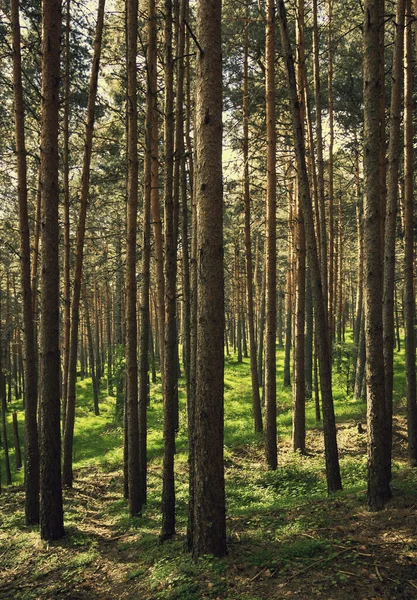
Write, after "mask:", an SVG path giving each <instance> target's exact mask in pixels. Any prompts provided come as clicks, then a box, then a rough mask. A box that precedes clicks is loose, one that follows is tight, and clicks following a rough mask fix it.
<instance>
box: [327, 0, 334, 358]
mask: <svg viewBox="0 0 417 600" xmlns="http://www.w3.org/2000/svg"><path fill="white" fill-rule="evenodd" d="M327 55H328V70H327V99H328V105H329V159H328V178H329V248H328V252H329V270H328V276H329V287H328V292H329V319H328V327H329V343H330V348H331V347H332V343H333V335H334V314H335V293H334V284H335V277H334V272H335V262H334V247H335V235H334V174H333V171H334V157H333V151H334V106H333V60H334V59H333V0H328V34H327ZM330 355H331V350H330Z"/></svg>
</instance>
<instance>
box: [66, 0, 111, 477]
mask: <svg viewBox="0 0 417 600" xmlns="http://www.w3.org/2000/svg"><path fill="white" fill-rule="evenodd" d="M104 6H105V0H99V4H98V12H97V25H96V34H95V39H94V51H93V60H92V65H91V74H90V82H89V86H88V105H87V118H86V123H85V144H84V157H83V167H82V175H81V193H80V214H79V218H78V228H77V242H76V255H75V269H74V291H73V294H72V303H71V343H70V353H69V371H68V398H67V414H66V417H65V431H64V459H63V464H62V479H63V483H64V485H65V486H67V487H72V482H73V473H72V443H73V437H74V422H75V398H76V392H75V388H76V382H77V356H78V326H79V322H80V298H81V285H82V277H83V262H84V240H85V226H86V218H87V206H88V195H89V187H90V165H91V153H92V147H93V131H94V118H95V106H96V97H97V81H98V72H99V67H100V55H101V39H102V34H103V24H104Z"/></svg>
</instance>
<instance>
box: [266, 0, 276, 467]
mask: <svg viewBox="0 0 417 600" xmlns="http://www.w3.org/2000/svg"><path fill="white" fill-rule="evenodd" d="M266 7H267V8H266V11H267V18H266V46H265V64H266V138H267V158H266V170H267V180H266V263H265V269H266V321H265V455H266V462H267V465H268V468H269V469H272V470H275V469H276V468H277V464H278V455H277V374H276V371H277V367H276V364H277V361H276V350H275V337H276V326H277V323H276V320H277V313H276V288H277V265H276V243H277V242H276V240H277V238H276V205H277V201H276V194H277V192H276V144H277V137H276V129H275V127H276V124H275V96H276V94H275V66H274V62H275V2H274V1H273V0H268V2H267V5H266Z"/></svg>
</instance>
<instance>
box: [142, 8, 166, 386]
mask: <svg viewBox="0 0 417 600" xmlns="http://www.w3.org/2000/svg"><path fill="white" fill-rule="evenodd" d="M158 18H159V17H158V16H157V9H156V1H155V0H149V15H148V49H147V59H146V60H147V68H148V85H149V87H150V90H149V91H150V94H151V95H152V112H151V115H150V119H151V121H152V131H153V133H152V188H151V211H152V222H153V234H154V256H155V284H156V308H157V314H158V333H159V340H158V346H159V356H160V369H161V375H162V378H163V370H164V339H165V307H164V301H165V280H164V255H163V234H162V219H161V207H160V201H159V175H158V172H159V162H158V117H159V111H158V97H157V96H158V72H157V19H158Z"/></svg>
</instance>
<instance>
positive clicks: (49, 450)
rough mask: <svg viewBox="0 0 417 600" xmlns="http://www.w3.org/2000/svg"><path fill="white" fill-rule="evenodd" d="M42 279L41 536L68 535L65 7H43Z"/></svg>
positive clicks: (49, 3)
mask: <svg viewBox="0 0 417 600" xmlns="http://www.w3.org/2000/svg"><path fill="white" fill-rule="evenodd" d="M42 32H43V38H42V110H41V188H42V233H41V244H42V257H41V266H42V279H41V296H40V312H41V323H40V328H39V334H40V335H39V348H40V350H39V358H40V360H39V375H40V377H39V396H40V415H39V416H40V435H39V443H40V533H41V538H42V539H43V540H47V541H52V540H57V539H60V538H62V537H63V535H64V517H63V508H62V484H61V431H60V357H59V223H58V198H59V186H58V112H59V78H60V63H59V52H60V39H61V2H60V0H44V1H43V3H42Z"/></svg>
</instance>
